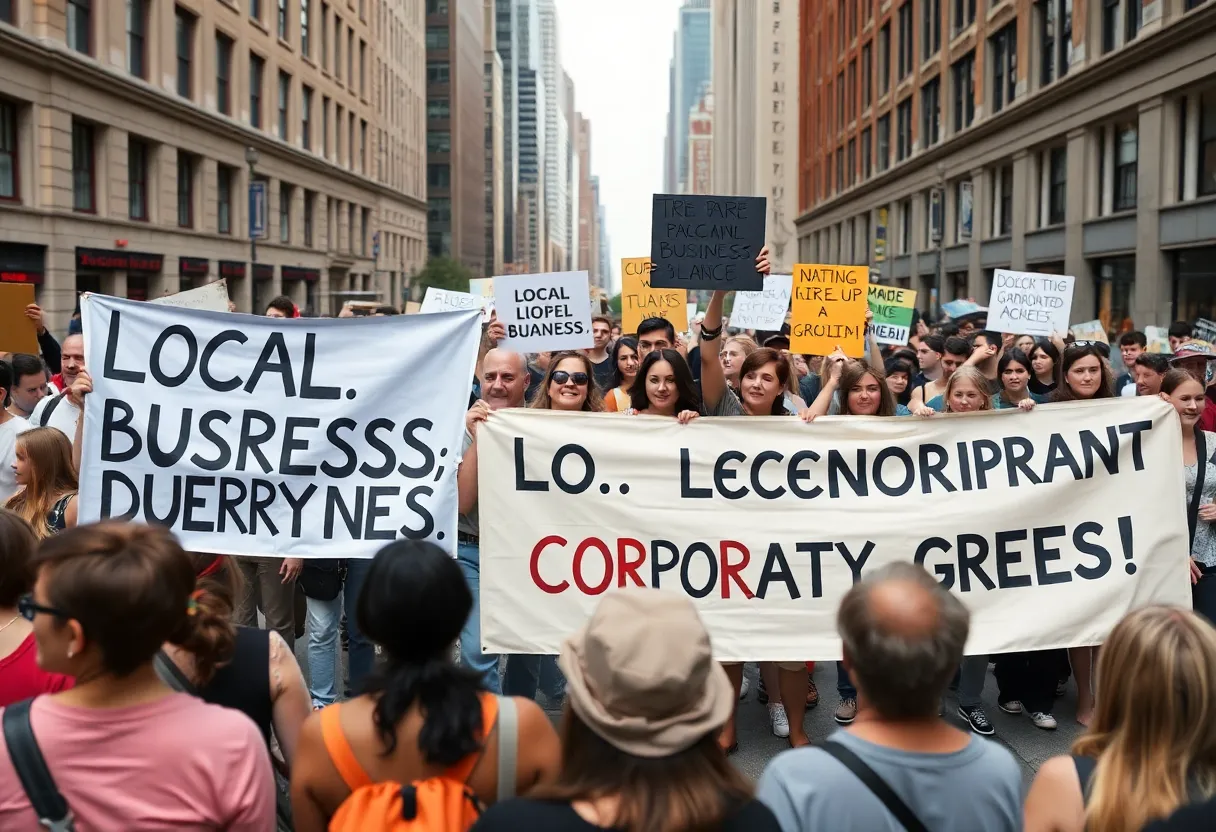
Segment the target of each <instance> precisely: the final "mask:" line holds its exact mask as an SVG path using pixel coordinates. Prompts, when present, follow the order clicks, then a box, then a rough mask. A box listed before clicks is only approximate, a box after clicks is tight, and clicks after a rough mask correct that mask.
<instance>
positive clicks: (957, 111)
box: [952, 51, 975, 133]
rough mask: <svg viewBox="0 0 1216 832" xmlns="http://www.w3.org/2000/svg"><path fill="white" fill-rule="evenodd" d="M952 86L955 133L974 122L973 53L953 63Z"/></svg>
mask: <svg viewBox="0 0 1216 832" xmlns="http://www.w3.org/2000/svg"><path fill="white" fill-rule="evenodd" d="M952 70H953V75H954V78H953V84H954V131H955V132H956V133H957V132H958V131H959V130H963V129H965V128H967V127H970V126H971V122H973V121H975V52H974V51H972V52H968V53H967V54H966V55H964V56H963V57H962V58H961V59H959V60H958V61H955V63H954V66H953V67H952Z"/></svg>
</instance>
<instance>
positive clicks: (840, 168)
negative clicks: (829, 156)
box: [833, 147, 844, 193]
mask: <svg viewBox="0 0 1216 832" xmlns="http://www.w3.org/2000/svg"><path fill="white" fill-rule="evenodd" d="M833 184H835V186H836V188H835V191H836V193H840V192H841V191H843V190H844V151H843V150H841V149H840V148H839V147H838V148H836V181H835V183H833Z"/></svg>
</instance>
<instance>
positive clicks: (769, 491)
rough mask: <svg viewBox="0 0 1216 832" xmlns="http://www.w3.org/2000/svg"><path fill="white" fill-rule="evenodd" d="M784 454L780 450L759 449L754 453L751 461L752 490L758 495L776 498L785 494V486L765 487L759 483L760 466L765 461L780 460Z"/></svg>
mask: <svg viewBox="0 0 1216 832" xmlns="http://www.w3.org/2000/svg"><path fill="white" fill-rule="evenodd" d="M784 458H785V455H784V454H782V453H781V452H780V451H761V452H760V453H758V454H756V459H755V461H754V462H752V491H755V492H756V494H758V495H759V496H760V497H762V498H764V499H765V500H776V499H778V498H780V497H781V496H782V495H783V494H785V486H778V487H777V488H766V487H765V486H763V485H761V484H760V468H761V466H763V465H764V463H766V462H781V461H782V460H783V459H784Z"/></svg>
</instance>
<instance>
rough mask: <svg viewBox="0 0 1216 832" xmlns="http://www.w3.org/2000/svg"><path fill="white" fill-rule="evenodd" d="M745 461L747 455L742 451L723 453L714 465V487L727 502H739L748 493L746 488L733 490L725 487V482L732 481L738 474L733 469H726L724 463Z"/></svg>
mask: <svg viewBox="0 0 1216 832" xmlns="http://www.w3.org/2000/svg"><path fill="white" fill-rule="evenodd" d="M746 460H747V455H746V454H744V453H743V452H742V451H723V452H722V454H721V455H720V456H719V457H718V461H717V462H716V463H715V464H714V487H715V488H716V489H717V490H718V493H719V494H721V495H722V496H723V497H725V498H726V499H728V500H740V499H742V498H744V497H746V496H747V493H748V491H747V488H746V487H741V488H735V489H730V488H727V487H726V483H727V481H728V480H733V479H734V478H735V477H736V476H737V475H738V473H739V472H738V471H735V470H733V469H728V468H727V467H726V463H727V462H745V461H746Z"/></svg>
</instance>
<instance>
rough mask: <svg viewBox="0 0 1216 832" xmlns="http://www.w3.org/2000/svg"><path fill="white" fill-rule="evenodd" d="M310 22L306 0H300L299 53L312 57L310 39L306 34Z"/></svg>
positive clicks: (310, 16) (310, 17)
mask: <svg viewBox="0 0 1216 832" xmlns="http://www.w3.org/2000/svg"><path fill="white" fill-rule="evenodd" d="M311 22H312V15H310V14H309V8H308V0H300V54H301V55H305V56H307V57H309V58H311V57H312V40H311V39H310V38H309V36H308V24H309V23H311Z"/></svg>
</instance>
